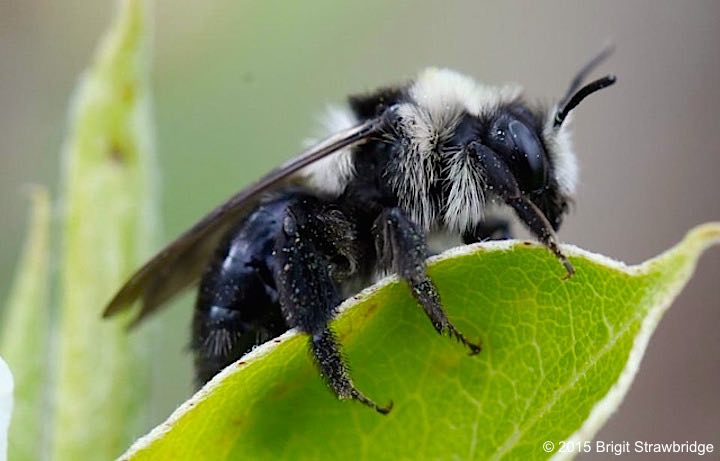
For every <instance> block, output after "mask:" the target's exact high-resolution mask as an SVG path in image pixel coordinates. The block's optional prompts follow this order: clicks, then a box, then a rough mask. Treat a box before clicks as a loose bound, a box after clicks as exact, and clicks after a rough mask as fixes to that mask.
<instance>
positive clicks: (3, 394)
mask: <svg viewBox="0 0 720 461" xmlns="http://www.w3.org/2000/svg"><path fill="white" fill-rule="evenodd" d="M12 411H13V376H12V373H11V372H10V368H8V366H7V363H5V361H4V360H3V359H2V357H0V461H5V460H6V459H7V453H8V439H7V437H8V426H9V424H10V417H11V416H12Z"/></svg>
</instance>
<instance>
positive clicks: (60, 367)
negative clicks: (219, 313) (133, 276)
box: [51, 0, 157, 460]
mask: <svg viewBox="0 0 720 461" xmlns="http://www.w3.org/2000/svg"><path fill="white" fill-rule="evenodd" d="M117 5H118V8H117V14H116V17H115V20H114V21H113V24H112V25H111V26H110V28H109V30H108V31H107V33H106V35H105V37H104V39H103V40H102V42H101V43H100V46H99V47H98V49H97V51H96V53H95V56H94V59H93V62H92V63H91V64H90V66H89V68H88V69H87V70H86V72H85V74H84V76H83V78H82V80H81V82H80V84H79V86H78V88H77V90H76V94H75V96H74V98H73V101H72V111H71V114H70V126H69V129H68V137H67V139H66V143H65V147H64V152H63V163H64V165H63V166H64V177H63V191H62V192H63V201H62V205H63V208H62V212H63V213H62V218H63V222H62V229H61V231H62V248H61V260H60V264H59V274H60V282H59V315H60V319H59V327H58V328H59V331H58V334H57V339H58V341H57V344H55V345H54V350H56V351H57V354H56V357H54V359H55V362H54V364H56V366H57V373H56V376H57V378H56V381H57V386H56V389H55V392H54V394H53V396H52V400H53V402H54V404H55V412H54V415H53V417H54V420H53V431H52V446H51V453H52V458H53V459H55V460H78V459H110V458H112V457H114V456H117V454H118V453H120V452H121V451H122V450H123V449H124V447H126V446H127V443H128V441H129V440H132V438H133V437H134V436H135V435H136V434H137V433H138V432H139V431H140V430H141V428H142V427H143V425H144V424H143V419H144V412H145V405H144V404H145V402H146V401H147V398H148V397H147V392H148V388H149V382H148V378H149V357H147V344H146V341H144V340H143V339H142V338H141V337H140V336H139V335H133V336H132V337H130V336H129V335H127V333H126V331H125V329H124V326H123V324H122V322H104V321H102V320H101V318H100V317H101V310H102V307H103V306H104V305H105V304H106V303H107V300H108V299H110V297H111V296H112V294H113V292H114V290H116V289H117V287H118V286H120V284H121V283H122V281H123V280H124V279H125V278H126V277H127V276H128V274H129V273H130V272H131V271H132V270H133V269H135V268H136V267H137V266H138V264H139V263H140V262H141V261H142V259H143V258H145V257H147V255H148V250H149V247H150V245H152V240H153V236H154V234H155V232H156V227H157V226H156V219H155V217H156V216H157V213H156V212H155V209H154V208H155V203H154V196H155V193H154V192H155V190H154V186H153V180H154V179H155V178H154V171H153V167H154V162H155V158H154V154H153V152H154V146H153V138H152V136H153V129H152V123H151V111H150V92H149V76H148V74H149V60H148V58H149V57H148V42H149V39H150V35H151V30H150V27H151V20H150V17H149V6H148V5H147V2H144V1H141V0H121V1H118V3H117ZM133 351H134V352H133Z"/></svg>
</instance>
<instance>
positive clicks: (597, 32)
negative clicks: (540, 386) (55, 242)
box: [0, 0, 720, 459]
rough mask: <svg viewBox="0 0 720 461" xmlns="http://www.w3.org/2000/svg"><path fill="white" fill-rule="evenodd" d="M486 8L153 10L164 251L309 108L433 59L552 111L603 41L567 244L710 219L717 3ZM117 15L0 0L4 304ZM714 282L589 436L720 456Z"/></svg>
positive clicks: (645, 235)
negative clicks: (90, 71) (95, 55)
mask: <svg viewBox="0 0 720 461" xmlns="http://www.w3.org/2000/svg"><path fill="white" fill-rule="evenodd" d="M297 3H299V2H297ZM481 3H486V2H475V1H472V0H467V1H449V0H448V1H443V2H431V1H422V2H420V1H416V2H393V3H392V4H391V3H390V2H385V1H381V0H364V1H362V2H359V1H358V2H338V1H331V0H315V1H314V2H312V3H310V2H305V4H304V5H299V4H295V3H294V2H283V1H267V0H266V1H263V2H248V1H232V0H213V1H206V2H193V1H189V0H173V1H170V0H160V1H158V2H157V3H156V7H155V16H156V23H157V27H156V31H157V32H156V37H155V41H156V43H155V45H156V48H155V52H154V66H155V67H154V92H155V111H156V123H157V141H158V142H157V145H158V154H159V160H160V166H161V168H160V171H161V173H162V179H163V182H162V198H161V200H162V212H163V218H164V229H163V235H164V238H163V239H162V241H160V242H157V244H158V248H159V247H160V245H162V244H163V243H164V242H167V241H168V240H169V239H171V238H172V237H174V236H176V235H177V234H178V233H179V232H181V231H182V230H184V229H185V228H186V227H188V226H189V225H190V224H192V223H193V222H194V221H195V220H196V219H197V218H199V217H200V216H201V215H203V214H204V213H205V212H206V211H208V210H209V209H211V208H212V207H213V206H215V205H217V204H218V203H219V202H220V201H222V200H223V199H225V198H226V197H227V196H228V195H230V194H231V193H233V192H234V191H236V190H237V189H239V188H241V187H243V186H244V185H246V184H248V183H249V182H250V181H251V180H253V179H255V178H257V177H259V176H260V175H261V174H263V173H265V172H266V171H267V170H268V169H269V168H270V167H272V166H274V165H277V164H278V163H280V162H282V161H283V160H285V159H286V158H288V157H289V156H291V155H293V154H294V153H296V152H297V151H298V147H299V146H300V145H301V141H302V140H303V138H305V137H306V136H307V135H308V134H312V133H314V130H315V128H316V126H317V116H318V114H319V113H321V111H322V110H323V109H324V108H325V106H326V105H327V104H329V103H334V102H342V101H343V98H344V96H345V95H347V94H348V93H353V92H358V91H364V90H370V89H372V88H374V87H375V86H377V85H382V84H386V83H391V82H397V81H401V80H403V79H405V78H408V77H412V76H413V75H414V74H415V73H416V72H417V71H418V70H420V69H422V68H424V67H426V66H429V65H433V66H447V67H451V68H454V69H457V70H460V71H463V72H465V73H467V74H470V75H472V76H474V77H476V78H477V79H479V80H482V81H485V82H488V83H495V84H500V83H503V82H508V81H513V82H518V83H520V84H522V85H524V86H525V88H526V92H527V95H528V96H529V99H530V100H540V101H546V102H548V103H550V102H553V101H555V99H556V98H557V97H559V96H560V95H562V94H563V92H564V91H565V89H566V86H567V84H568V82H569V80H570V78H571V77H572V76H573V75H574V72H575V71H576V70H577V69H578V68H579V66H580V65H581V64H583V63H584V62H585V61H586V60H587V59H588V58H589V57H590V56H592V55H593V54H594V53H595V52H597V51H598V50H599V48H600V47H601V46H602V45H603V44H604V43H606V42H607V41H608V40H611V41H612V42H613V43H615V44H616V46H617V51H616V54H615V55H614V56H613V57H612V58H611V59H610V61H609V62H607V63H606V64H605V65H604V66H603V67H602V68H601V70H599V71H598V73H597V75H598V76H599V75H600V73H601V72H602V73H604V72H613V73H616V74H617V75H618V77H619V82H618V84H617V85H616V86H615V87H613V88H612V89H610V90H607V91H604V92H602V93H601V94H599V95H598V96H595V97H593V98H591V99H590V100H589V101H588V102H587V103H585V104H583V105H582V106H581V107H580V108H579V109H578V110H577V113H576V114H575V118H574V134H575V136H574V139H575V146H576V151H577V154H578V157H579V162H580V165H581V184H580V190H579V196H578V199H577V207H576V210H575V212H574V213H573V214H572V215H571V216H570V217H569V218H568V219H567V220H566V224H565V225H564V228H563V229H562V231H561V233H560V236H561V239H562V240H564V241H566V242H571V243H574V244H576V245H578V246H580V247H583V248H586V249H589V250H592V251H595V252H599V253H603V254H606V255H609V256H612V257H615V258H617V259H621V260H624V261H626V262H628V263H637V262H640V261H643V260H645V259H647V258H649V257H651V256H653V255H655V254H657V253H658V252H660V251H662V250H664V249H666V248H668V247H669V246H670V245H672V244H674V243H675V242H677V241H678V240H679V239H680V238H681V237H682V236H683V234H684V232H685V231H686V230H687V229H688V228H689V227H691V226H693V225H695V224H698V223H701V222H705V221H710V220H718V219H720V183H719V182H718V176H719V175H720V123H719V122H718V120H719V119H720V118H719V116H718V110H719V108H720V85H718V82H720V52H719V51H718V44H720V3H718V2H714V1H711V0H708V1H700V0H696V1H693V2H677V1H671V0H663V1H657V0H645V1H640V0H636V1H633V2H623V1H620V0H617V1H611V2H593V3H591V2H560V1H550V2H533V1H523V2H519V1H513V2H502V3H500V2H494V3H493V4H492V5H487V4H481ZM113 8H114V2H113V1H112V0H102V1H97V0H96V1H92V2H90V1H86V0H85V1H81V0H64V1H62V2H58V1H51V0H31V1H22V2H21V1H9V0H2V1H0V216H2V220H1V221H0V222H1V225H0V300H4V299H5V298H6V295H7V293H8V289H9V283H10V280H12V273H13V267H14V265H15V262H16V260H17V257H18V251H19V248H20V243H21V242H22V239H23V235H24V232H25V226H26V216H27V206H28V199H27V196H26V194H25V193H24V192H23V185H25V184H27V183H40V184H46V185H48V186H49V187H50V188H51V190H52V191H53V193H57V183H58V176H59V173H58V168H59V150H60V149H59V146H60V142H61V139H62V135H63V130H64V127H65V123H66V122H65V118H66V112H67V102H68V98H69V94H70V92H71V91H72V89H73V88H74V86H75V84H76V81H77V76H78V73H79V72H80V71H81V70H82V69H83V68H84V67H85V65H86V63H87V62H88V60H89V58H90V56H91V53H92V51H93V50H94V47H95V44H96V43H97V40H98V37H99V36H100V34H101V32H102V31H103V30H104V29H105V28H106V26H107V25H108V23H109V21H110V18H111V16H112V12H113V11H114V10H113ZM719 276H720V251H718V249H716V250H714V251H710V252H709V253H708V254H707V255H706V256H705V257H704V258H703V259H702V260H701V261H700V265H699V267H698V271H697V275H696V276H695V278H693V279H692V281H691V282H690V284H689V285H688V287H687V288H686V289H685V291H684V292H683V293H682V294H681V296H680V298H679V299H678V300H677V302H676V303H675V305H674V306H673V308H672V309H670V310H669V312H668V313H667V314H666V315H665V317H664V319H663V321H662V322H661V324H660V326H659V328H658V330H657V332H656V333H655V335H654V337H653V338H652V340H651V342H650V345H649V348H648V351H647V354H646V357H645V360H644V362H643V364H642V367H641V369H640V372H639V374H638V376H637V379H636V380H635V382H634V384H633V386H632V388H631V389H630V391H629V394H628V396H627V398H626V400H625V401H624V403H623V404H622V406H621V407H620V409H619V411H618V412H617V413H616V414H615V415H614V416H613V417H612V418H611V419H610V421H609V422H608V424H607V425H606V426H605V427H604V429H603V430H602V431H601V432H600V434H599V435H598V437H597V438H598V439H603V440H606V441H609V440H614V441H626V440H629V441H635V440H647V441H656V442H670V441H678V442H683V441H686V440H689V441H693V440H697V441H701V442H714V443H715V447H716V450H717V449H720V394H719V393H718V389H720V335H719V334H718V328H720V301H719V297H720V287H719V286H718V280H719ZM191 302H192V300H191V299H190V297H186V298H185V299H183V300H180V301H179V302H178V303H177V304H178V306H175V308H173V309H168V310H166V311H164V312H163V313H162V314H160V315H159V316H157V318H156V319H154V320H153V322H157V323H160V324H162V330H163V335H164V336H163V337H162V338H161V342H162V347H160V348H158V352H157V354H158V360H157V364H158V365H157V370H156V382H155V390H156V391H157V392H156V394H157V399H156V400H155V401H154V402H153V403H152V405H153V409H154V413H155V415H157V417H156V420H157V422H159V421H161V420H162V419H164V417H165V416H166V415H167V414H169V412H170V411H171V410H172V409H174V408H175V406H177V404H179V403H180V402H182V401H183V400H184V399H185V398H186V397H187V396H188V395H189V394H190V392H191V386H190V382H191V379H190V362H191V361H190V357H189V356H188V355H187V353H186V344H187V340H188V330H189V328H188V325H189V318H190V313H191ZM0 304H1V303H0ZM101 308H102V306H98V315H99V314H100V310H101ZM595 456H596V457H597V458H600V457H601V456H599V455H595ZM591 458H593V456H586V457H585V458H584V459H591Z"/></svg>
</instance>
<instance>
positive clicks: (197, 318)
mask: <svg viewBox="0 0 720 461" xmlns="http://www.w3.org/2000/svg"><path fill="white" fill-rule="evenodd" d="M293 200H296V196H295V195H293V194H284V195H281V196H279V197H278V198H276V199H274V200H271V201H268V202H264V203H262V204H260V205H259V206H258V207H257V208H256V209H255V210H254V211H253V212H251V213H250V214H249V215H248V216H247V217H246V218H245V219H243V220H242V221H241V222H240V223H238V224H237V225H236V226H235V227H234V228H232V229H231V230H230V231H229V232H228V234H227V235H226V236H225V239H224V240H223V242H222V243H221V245H220V246H219V247H218V249H217V250H216V252H215V254H214V256H213V258H212V260H211V262H210V264H209V265H208V267H207V269H206V270H205V273H204V275H203V278H202V281H201V283H200V288H199V290H198V297H197V302H196V304H195V314H194V318H193V339H192V349H193V352H194V354H195V370H196V382H197V384H198V385H202V384H203V383H205V382H206V381H208V380H209V379H210V378H212V377H213V376H214V375H215V374H216V373H217V372H219V371H220V370H222V369H223V368H224V367H225V366H227V365H229V364H230V363H232V362H234V361H235V360H237V359H239V358H240V357H241V356H242V355H243V354H244V353H246V352H247V351H249V350H250V349H252V348H253V347H254V346H256V345H258V344H261V343H263V342H265V341H267V340H268V339H270V338H273V337H275V336H279V335H281V334H282V333H284V332H285V331H286V330H288V325H287V324H286V322H285V320H284V318H283V316H282V314H281V312H280V305H279V302H278V294H277V290H276V287H275V282H274V280H273V276H272V272H273V271H272V260H273V254H272V253H273V251H274V245H275V239H276V236H277V233H278V232H279V231H280V229H281V226H282V219H283V215H284V213H285V210H286V209H287V207H288V205H289V204H290V203H291V202H292V201H293Z"/></svg>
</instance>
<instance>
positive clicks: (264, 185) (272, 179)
mask: <svg viewBox="0 0 720 461" xmlns="http://www.w3.org/2000/svg"><path fill="white" fill-rule="evenodd" d="M380 125H381V119H380V118H378V119H371V120H369V121H366V122H365V123H362V124H360V125H357V126H355V127H353V128H349V129H347V130H345V131H341V132H339V133H337V134H335V135H333V136H331V137H329V138H327V139H325V140H324V141H322V142H320V143H319V144H317V145H315V146H313V147H310V148H309V149H307V150H306V151H304V152H302V153H301V154H300V155H299V156H297V157H295V158H294V159H292V160H290V161H289V162H287V163H286V164H284V165H282V166H281V167H279V168H277V169H275V170H273V171H271V172H270V173H268V174H267V175H266V176H264V177H263V178H262V179H260V180H259V181H258V182H256V183H255V184H253V185H251V186H249V187H247V188H246V189H243V190H241V191H240V192H238V193H237V194H235V195H234V196H232V197H231V198H230V199H229V200H227V201H226V202H225V203H223V204H222V205H220V206H219V207H217V208H215V209H214V210H213V211H211V212H210V213H208V214H207V215H206V216H205V217H204V218H202V219H201V220H200V221H199V222H197V223H196V224H195V225H194V226H192V227H191V228H190V229H188V230H187V231H186V232H185V233H183V234H182V235H180V237H178V238H177V239H176V240H175V241H173V242H172V243H170V244H169V245H168V246H166V247H165V248H164V249H163V250H162V251H160V252H159V253H158V254H156V255H155V256H154V257H153V258H152V259H151V260H150V261H148V262H147V263H146V264H145V265H144V266H142V267H141V268H140V269H139V270H138V271H137V272H135V274H134V275H133V276H132V277H130V279H129V280H128V281H127V282H126V283H125V285H124V286H123V287H122V288H120V291H118V292H117V294H116V295H115V297H114V298H113V299H112V301H110V303H109V304H108V306H107V307H106V308H105V312H104V313H103V317H109V316H111V315H114V314H116V313H118V312H121V311H123V310H126V309H128V308H130V307H131V306H132V305H133V304H134V303H135V302H136V301H138V300H140V301H141V303H142V304H141V306H140V311H139V312H138V315H137V317H136V318H135V320H134V321H133V323H132V325H135V324H137V323H138V322H139V321H140V320H142V319H143V318H145V317H146V316H147V315H148V314H151V313H152V312H154V311H155V310H157V309H158V308H159V307H161V306H162V305H163V304H164V303H165V302H167V301H168V300H170V298H172V297H173V296H175V295H176V294H178V293H180V292H181V291H182V290H183V289H185V288H187V287H189V286H191V285H192V284H193V283H195V282H196V281H197V280H198V278H199V277H200V276H201V275H202V272H203V270H204V269H205V266H206V264H207V263H208V261H209V260H210V257H211V256H212V253H213V251H214V250H215V248H216V247H217V245H218V244H219V242H220V239H222V237H223V235H224V233H225V232H226V231H227V230H228V228H229V227H230V226H231V225H232V224H233V223H234V222H237V220H238V219H240V218H241V217H242V216H243V215H244V214H246V213H248V212H249V211H250V210H251V209H252V208H253V207H254V206H255V205H256V204H257V203H258V201H259V199H260V196H261V194H262V192H264V191H267V190H269V189H270V188H272V187H273V186H275V185H277V184H279V183H281V181H283V180H284V179H287V178H288V177H289V176H290V175H292V174H293V173H295V172H296V171H298V170H300V169H301V168H303V167H305V166H307V165H309V164H311V163H313V162H315V161H317V160H320V159H321V158H324V157H326V156H328V155H330V154H332V153H334V152H337V151H338V150H340V149H343V148H345V147H348V146H350V145H353V144H356V143H359V142H361V141H364V140H366V139H368V138H369V137H370V136H372V135H373V134H374V133H376V132H377V131H378V129H379V127H380Z"/></svg>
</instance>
